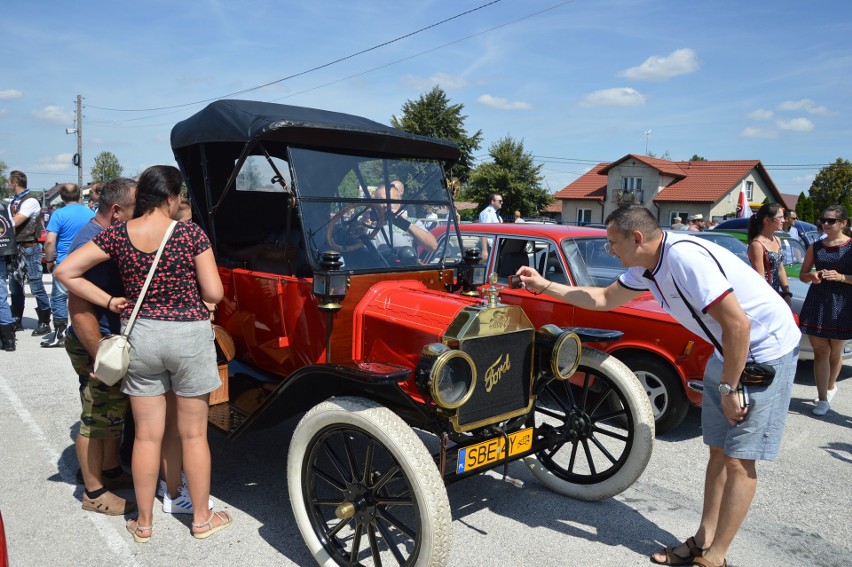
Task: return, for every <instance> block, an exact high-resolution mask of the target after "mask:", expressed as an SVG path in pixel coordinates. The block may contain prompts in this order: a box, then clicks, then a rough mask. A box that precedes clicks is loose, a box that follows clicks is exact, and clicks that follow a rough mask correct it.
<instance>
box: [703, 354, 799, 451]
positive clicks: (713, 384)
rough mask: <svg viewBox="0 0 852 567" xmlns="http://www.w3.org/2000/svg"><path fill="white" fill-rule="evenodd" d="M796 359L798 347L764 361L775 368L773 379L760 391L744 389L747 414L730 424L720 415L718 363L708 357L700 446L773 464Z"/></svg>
mask: <svg viewBox="0 0 852 567" xmlns="http://www.w3.org/2000/svg"><path fill="white" fill-rule="evenodd" d="M798 358H799V347H796V348H795V349H793V350H792V351H790V352H789V353H787V354H785V355H784V356H782V357H781V358H778V359H775V360H770V361H768V362H767V364H770V365H772V366H774V367H775V379H774V380H773V381H772V384H770V385H769V386H765V387H762V388H757V387H753V386H746V388H747V390H748V394H749V397H750V398H751V405H750V406H749V410H748V413H747V414H746V418H745V419H744V420H743V421H741V422H740V423H738V424H737V425H731V424H730V423H728V420H727V419H725V415H724V414H723V413H722V406H721V397H722V395H721V394H720V393H719V383H720V382H721V377H722V361H721V360H719V358H718V357H716V356H711V357H710V360H709V361H708V362H707V368H706V369H705V370H704V398H703V400H702V402H701V427H702V429H703V432H704V444H705V445H709V446H711V447H722V448H724V450H725V454H726V455H727V456H729V457H732V458H735V459H743V460H760V461H774V460H775V459H776V458H777V457H778V448H779V447H780V445H781V436H782V434H783V433H784V424H785V422H786V421H787V410H788V409H789V407H790V397H791V396H792V395H793V380H794V379H795V377H796V362H797V360H798Z"/></svg>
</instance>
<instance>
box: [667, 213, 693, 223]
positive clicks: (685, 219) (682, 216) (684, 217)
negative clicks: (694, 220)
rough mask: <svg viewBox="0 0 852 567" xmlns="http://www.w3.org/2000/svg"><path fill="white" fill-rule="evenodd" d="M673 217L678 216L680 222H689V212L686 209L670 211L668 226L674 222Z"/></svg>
mask: <svg viewBox="0 0 852 567" xmlns="http://www.w3.org/2000/svg"><path fill="white" fill-rule="evenodd" d="M675 217H680V222H682V223H683V224H687V223H688V222H689V213H688V212H686V211H672V213H671V216H670V217H669V226H671V225H672V224H674V220H675Z"/></svg>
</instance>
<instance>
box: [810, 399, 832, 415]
mask: <svg viewBox="0 0 852 567" xmlns="http://www.w3.org/2000/svg"><path fill="white" fill-rule="evenodd" d="M829 409H831V405H829V403H828V402H827V401H825V400H820V401H818V402H817V405H816V407H815V408H814V409H813V410H812V411H811V413H812V414H814V415H825V414H827V413H828V410H829Z"/></svg>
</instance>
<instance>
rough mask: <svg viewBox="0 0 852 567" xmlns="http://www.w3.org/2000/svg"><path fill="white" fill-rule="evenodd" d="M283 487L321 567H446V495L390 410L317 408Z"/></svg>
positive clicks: (339, 402) (302, 429)
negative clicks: (394, 566) (352, 566)
mask: <svg viewBox="0 0 852 567" xmlns="http://www.w3.org/2000/svg"><path fill="white" fill-rule="evenodd" d="M287 482H288V486H289V489H290V502H291V504H292V506H293V513H294V515H295V517H296V524H297V525H298V526H299V531H300V532H301V533H302V537H303V538H304V539H305V543H307V545H308V548H309V549H310V551H311V553H312V554H313V556H314V559H316V561H317V563H319V564H320V565H323V566H328V567H331V566H337V565H416V566H426V565H435V566H442V565H447V564H448V563H449V557H450V549H451V545H452V526H451V522H452V515H451V512H450V503H449V500H448V499H447V491H446V487H445V486H444V482H443V480H442V479H441V476H440V475H439V474H438V468H437V466H436V465H435V462H434V461H433V460H432V457H431V455H430V454H429V451H428V450H427V449H426V447H425V446H424V445H423V442H422V441H421V440H420V438H419V437H418V436H417V435H416V434H415V432H414V431H413V430H412V429H411V427H409V426H408V425H407V424H406V423H405V422H404V421H403V420H402V419H401V418H400V417H399V416H397V415H396V414H394V413H393V412H391V411H390V410H388V409H387V408H385V407H383V406H381V405H379V404H377V403H375V402H373V401H370V400H365V399H361V398H335V399H332V400H328V401H325V402H323V403H321V404H319V405H317V406H315V407H314V408H313V409H311V410H310V411H309V412H308V413H307V414H306V415H305V417H304V418H302V420H301V421H300V422H299V425H298V426H297V427H296V430H295V432H294V433H293V440H292V441H291V443H290V452H289V454H288V456H287ZM344 503H347V504H344ZM348 504H351V505H352V506H351V508H349V513H350V515H346V514H345V513H344V512H345V507H348ZM344 506H345V507H344ZM342 511H343V512H342ZM336 512H341V513H343V515H344V519H342V520H341V519H338V517H337V516H335V513H336Z"/></svg>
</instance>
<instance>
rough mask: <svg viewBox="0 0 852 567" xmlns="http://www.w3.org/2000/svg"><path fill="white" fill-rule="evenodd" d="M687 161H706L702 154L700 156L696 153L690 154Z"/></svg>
mask: <svg viewBox="0 0 852 567" xmlns="http://www.w3.org/2000/svg"><path fill="white" fill-rule="evenodd" d="M689 161H707V159H706V158H705V157H704V156H700V155H698V154H692V157H691V158H689Z"/></svg>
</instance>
